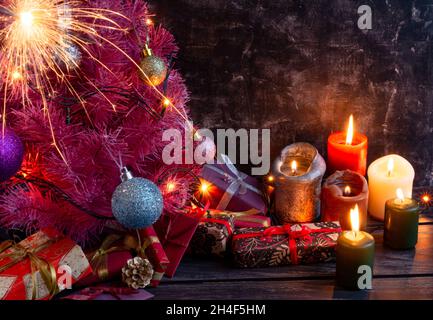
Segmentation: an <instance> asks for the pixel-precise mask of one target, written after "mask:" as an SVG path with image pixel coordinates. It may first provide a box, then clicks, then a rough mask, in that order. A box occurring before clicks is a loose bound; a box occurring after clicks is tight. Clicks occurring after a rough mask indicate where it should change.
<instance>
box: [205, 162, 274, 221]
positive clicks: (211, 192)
mask: <svg viewBox="0 0 433 320" xmlns="http://www.w3.org/2000/svg"><path fill="white" fill-rule="evenodd" d="M222 159H223V160H224V162H225V163H223V164H219V163H217V164H207V165H205V166H204V167H203V170H202V173H201V177H202V178H203V179H204V180H206V181H207V182H208V183H209V184H210V185H209V188H208V190H206V191H205V192H202V197H203V200H204V201H203V202H209V203H210V208H212V209H217V210H227V211H248V210H254V213H256V214H259V213H262V214H263V213H266V212H267V206H266V202H265V200H264V197H263V193H262V186H261V184H260V182H259V181H258V180H257V179H255V178H253V177H251V176H249V175H247V174H245V173H243V172H240V171H238V170H237V169H236V167H235V166H234V165H233V163H231V161H230V159H229V158H228V157H227V156H225V155H222ZM201 191H203V190H201Z"/></svg>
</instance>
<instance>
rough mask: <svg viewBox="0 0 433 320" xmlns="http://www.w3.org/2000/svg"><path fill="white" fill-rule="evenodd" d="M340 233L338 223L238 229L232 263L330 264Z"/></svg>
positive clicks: (247, 266)
mask: <svg viewBox="0 0 433 320" xmlns="http://www.w3.org/2000/svg"><path fill="white" fill-rule="evenodd" d="M340 232H341V227H340V224H339V222H338V221H336V222H317V223H303V224H292V225H290V224H287V225H282V226H272V227H269V228H263V227H262V228H242V229H238V230H236V231H235V232H234V234H233V240H232V254H233V259H234V263H235V265H236V266H238V267H242V268H253V267H271V266H281V265H290V264H310V263H318V262H328V261H333V260H334V259H335V248H336V244H337V239H338V236H339V234H340Z"/></svg>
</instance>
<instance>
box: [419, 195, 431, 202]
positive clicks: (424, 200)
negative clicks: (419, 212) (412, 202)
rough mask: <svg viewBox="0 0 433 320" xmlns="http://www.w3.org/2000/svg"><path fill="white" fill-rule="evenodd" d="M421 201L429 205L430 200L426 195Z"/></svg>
mask: <svg viewBox="0 0 433 320" xmlns="http://www.w3.org/2000/svg"><path fill="white" fill-rule="evenodd" d="M421 199H422V201H423V202H425V203H429V202H430V200H431V198H430V196H429V195H428V194H425V195H423V196H422V198H421Z"/></svg>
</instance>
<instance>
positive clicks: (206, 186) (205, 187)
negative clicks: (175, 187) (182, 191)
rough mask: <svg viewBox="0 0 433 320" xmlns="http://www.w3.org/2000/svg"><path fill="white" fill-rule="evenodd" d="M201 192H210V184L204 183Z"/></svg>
mask: <svg viewBox="0 0 433 320" xmlns="http://www.w3.org/2000/svg"><path fill="white" fill-rule="evenodd" d="M200 190H201V192H202V193H207V192H208V191H209V184H208V183H207V182H202V183H201V186H200Z"/></svg>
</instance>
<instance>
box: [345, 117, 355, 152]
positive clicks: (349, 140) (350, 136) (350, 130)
mask: <svg viewBox="0 0 433 320" xmlns="http://www.w3.org/2000/svg"><path fill="white" fill-rule="evenodd" d="M353 131H354V129H353V115H352V114H351V115H350V117H349V126H348V127H347V133H346V144H348V145H351V144H352V141H353Z"/></svg>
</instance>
